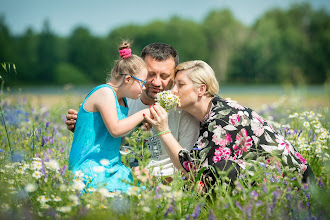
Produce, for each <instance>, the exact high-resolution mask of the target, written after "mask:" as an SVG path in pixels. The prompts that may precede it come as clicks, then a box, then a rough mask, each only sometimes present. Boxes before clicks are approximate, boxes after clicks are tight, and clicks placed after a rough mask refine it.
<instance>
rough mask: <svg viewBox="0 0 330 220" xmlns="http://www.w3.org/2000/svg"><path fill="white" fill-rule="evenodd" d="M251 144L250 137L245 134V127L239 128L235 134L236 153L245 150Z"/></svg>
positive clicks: (239, 153)
mask: <svg viewBox="0 0 330 220" xmlns="http://www.w3.org/2000/svg"><path fill="white" fill-rule="evenodd" d="M251 146H252V138H251V137H250V136H248V135H247V131H246V129H245V128H243V129H242V130H240V132H239V133H238V134H237V135H236V141H235V145H234V147H233V148H234V150H237V152H236V155H241V154H242V153H243V151H245V152H247V151H248V150H249V149H250V147H251Z"/></svg>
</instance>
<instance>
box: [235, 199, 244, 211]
mask: <svg viewBox="0 0 330 220" xmlns="http://www.w3.org/2000/svg"><path fill="white" fill-rule="evenodd" d="M235 204H236V207H237V208H239V209H240V210H241V211H242V212H243V211H244V209H243V208H242V206H241V205H240V204H239V203H238V202H237V201H235Z"/></svg>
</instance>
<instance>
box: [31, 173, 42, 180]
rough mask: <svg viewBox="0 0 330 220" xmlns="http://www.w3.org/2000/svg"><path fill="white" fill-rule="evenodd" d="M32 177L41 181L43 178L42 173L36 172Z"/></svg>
mask: <svg viewBox="0 0 330 220" xmlns="http://www.w3.org/2000/svg"><path fill="white" fill-rule="evenodd" d="M32 176H33V177H34V178H36V179H40V178H41V173H40V172H39V171H35V172H34V173H33V174H32Z"/></svg>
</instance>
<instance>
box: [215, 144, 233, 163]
mask: <svg viewBox="0 0 330 220" xmlns="http://www.w3.org/2000/svg"><path fill="white" fill-rule="evenodd" d="M230 153H231V152H230V148H228V147H223V146H220V147H219V148H217V149H215V152H214V156H213V158H212V160H213V162H214V163H217V162H219V161H220V160H227V159H229V158H230Z"/></svg>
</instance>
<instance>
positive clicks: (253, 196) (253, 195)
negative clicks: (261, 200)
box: [250, 190, 259, 200]
mask: <svg viewBox="0 0 330 220" xmlns="http://www.w3.org/2000/svg"><path fill="white" fill-rule="evenodd" d="M258 196H259V195H258V193H257V192H256V191H255V190H253V191H252V192H251V193H250V197H252V198H253V199H254V200H257V199H258Z"/></svg>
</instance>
